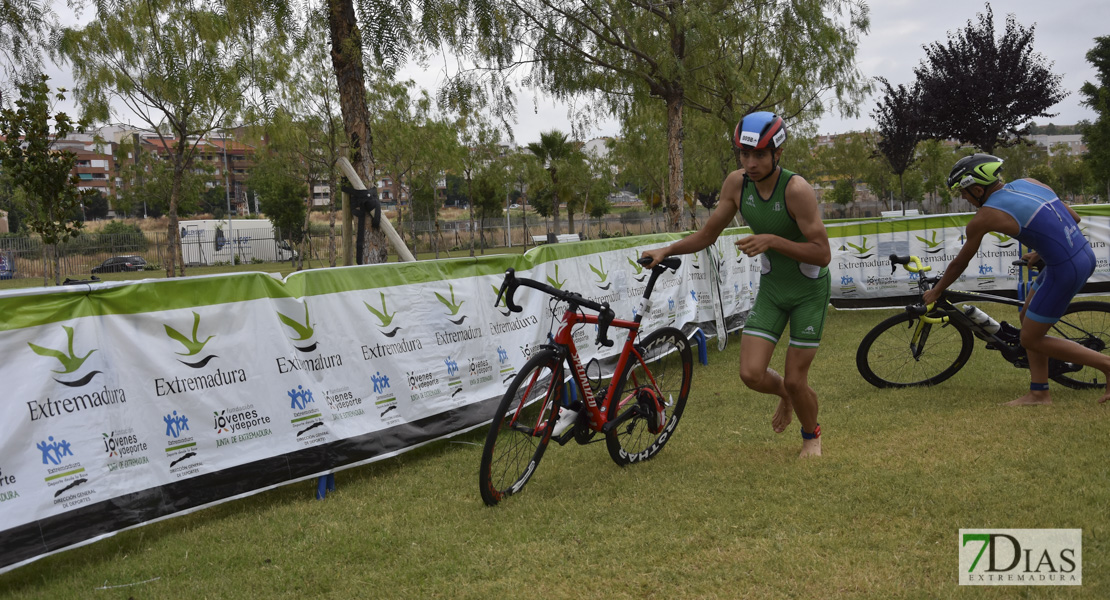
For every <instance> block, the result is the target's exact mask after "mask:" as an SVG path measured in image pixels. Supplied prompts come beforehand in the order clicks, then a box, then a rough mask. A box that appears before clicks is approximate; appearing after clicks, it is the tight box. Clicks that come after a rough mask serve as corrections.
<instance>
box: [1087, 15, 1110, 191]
mask: <svg viewBox="0 0 1110 600" xmlns="http://www.w3.org/2000/svg"><path fill="white" fill-rule="evenodd" d="M1087 62H1089V63H1091V64H1092V65H1094V66H1095V70H1096V71H1097V75H1096V77H1095V79H1096V81H1095V83H1091V82H1090V81H1085V82H1083V87H1081V88H1079V95H1080V96H1082V97H1083V101H1082V104H1083V105H1084V106H1086V107H1088V108H1090V109H1092V110H1094V111H1095V112H1096V113H1098V117H1096V118H1095V121H1094V122H1093V123H1089V124H1087V125H1086V126H1085V127H1083V143H1084V144H1086V145H1087V155H1086V156H1085V157H1084V160H1086V161H1087V164H1088V166H1090V171H1091V173H1092V174H1093V175H1094V177H1095V178H1096V179H1097V180H1098V181H1099V183H1100V184H1101V187H1102V191H1104V192H1105V194H1106V196H1105V197H1106V198H1107V199H1108V200H1110V36H1102V37H1097V38H1095V47H1094V48H1091V49H1090V50H1088V51H1087ZM1100 193H1102V192H1100Z"/></svg>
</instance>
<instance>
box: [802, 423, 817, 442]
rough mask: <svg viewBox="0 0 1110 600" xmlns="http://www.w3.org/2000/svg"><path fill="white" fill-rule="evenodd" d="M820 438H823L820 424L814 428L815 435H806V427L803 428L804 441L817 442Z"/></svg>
mask: <svg viewBox="0 0 1110 600" xmlns="http://www.w3.org/2000/svg"><path fill="white" fill-rule="evenodd" d="M819 437H821V425H820V424H818V425H817V427H814V428H813V433H806V429H805V427H803V428H802V439H803V440H815V439H817V438H819Z"/></svg>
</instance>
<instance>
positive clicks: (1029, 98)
mask: <svg viewBox="0 0 1110 600" xmlns="http://www.w3.org/2000/svg"><path fill="white" fill-rule="evenodd" d="M1033 30H1034V28H1033V27H1030V28H1028V29H1026V28H1025V27H1022V26H1021V25H1020V24H1018V22H1017V20H1016V19H1015V17H1014V16H1013V15H1009V16H1007V17H1006V31H1005V33H1004V34H1003V35H1002V37H1001V38H999V39H998V40H996V39H995V35H994V13H993V12H992V11H991V8H990V5H989V4H988V5H987V8H986V11H985V12H984V13H981V14H979V15H978V24H977V25H976V24H974V23H972V22H971V21H970V20H969V21H968V22H967V25H966V26H965V27H964V28H963V29H960V30H958V31H956V32H949V34H948V42H947V43H946V44H944V43H941V42H934V43H932V44H930V45H928V46H926V47H925V55H926V58H925V60H924V61H923V62H922V63H921V64H920V65H919V66H918V67H917V68H916V69H914V73H915V74H916V75H917V86H918V87H919V89H920V91H921V113H922V114H925V115H928V116H929V118H928V119H926V120H925V121H924V123H925V126H927V127H928V133H929V135H931V136H932V137H935V138H938V139H957V140H960V141H962V142H965V143H968V144H971V145H973V146H975V147H977V148H979V149H981V150H982V151H983V152H987V153H991V152H993V151H994V148H995V147H996V146H1004V145H1007V144H1010V143H1012V142H1013V141H1016V140H1018V139H1020V138H1021V136H1023V135H1027V134H1028V127H1027V126H1025V125H1027V124H1029V121H1030V119H1032V118H1034V117H1051V116H1052V115H1051V114H1050V113H1048V112H1046V111H1047V110H1048V109H1050V108H1051V107H1052V106H1054V105H1055V104H1056V103H1058V102H1059V101H1060V100H1062V99H1063V98H1064V96H1065V95H1066V92H1064V91H1063V90H1062V89H1061V87H1060V79H1061V78H1060V76H1059V75H1055V74H1053V73H1052V71H1050V70H1049V65H1047V64H1046V62H1045V59H1044V57H1043V56H1041V55H1040V54H1036V53H1035V52H1033Z"/></svg>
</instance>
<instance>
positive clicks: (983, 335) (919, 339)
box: [891, 255, 1026, 365]
mask: <svg viewBox="0 0 1110 600" xmlns="http://www.w3.org/2000/svg"><path fill="white" fill-rule="evenodd" d="M894 259H895V257H894V256H893V255H892V256H891V262H892V263H894V262H895V260H894ZM902 266H904V267H905V268H906V270H907V271H909V272H911V273H917V274H919V275H920V278H919V280H918V284H917V285H918V288H919V289H920V290H921V292H922V293H924V292H925V291H926V290H927V289H930V288H929V287H927V286H928V285H929V284H930V283H932V284H935V283H936V282H937V281H938V278H927V277H925V276H924V275H923V273H924V272H925V271H929V270H930V267H927V266H924V265H923V264H922V263H921V260H920V259H919V258H917V257H916V256H911V257H909V263H906V264H903V265H902ZM961 301H968V302H993V303H997V304H1005V305H1007V306H1013V307H1016V308H1019V309H1020V308H1021V307H1022V306H1024V305H1025V303H1024V302H1023V301H1021V300H1014V299H1012V298H1007V297H1005V296H996V295H994V294H985V293H982V292H972V291H965V290H953V289H947V290H944V292H943V293H942V294H941V297H940V300H938V302H937V304H935V305H933V306H932V307H922V306H921V305H913V306H907V307H906V311H907V312H910V313H914V314H918V315H920V317H921V318H920V319H918V321H917V328H916V330H915V331H914V335H913V337H912V338H911V343H912V344H913V345H914V346H915V347H914V355H915V357H916V356H917V353H918V352H920V348H921V347H923V345H924V342H925V341H926V340H928V335H929V329H930V326H931V325H942V324H944V323H948V322H949V321H950V320H952V319H956V320H957V321H958V322H960V323H961V324H963V325H965V326H967V328H968V329H969V330H971V333H972V334H973V335H975V337H977V338H979V339H981V340H983V341H985V342H987V343H988V344H987V347H988V348H989V349H991V350H998V351H999V352H1000V353H1001V354H1002V356H1003V357H1004V358H1005V359H1006V360H1007V361H1009V362H1010V363H1013V364H1015V365H1017V364H1019V363H1023V361H1026V351H1025V348H1024V347H1022V345H1021V344H1020V343H1018V342H1017V340H1008V339H1004V338H1002V337H1001V336H999V335H998V334H997V333H992V332H990V331H987V329H986V328H985V327H983V326H982V325H980V324H979V323H976V322H975V321H973V320H971V318H970V317H968V316H967V315H965V314H964V312H963V311H962V310H960V309H959V308H957V307H956V305H955V303H956V302H961ZM922 308H925V312H921V311H922ZM936 311H939V312H941V313H943V316H939V317H938V316H934V315H933V313H934V312H936ZM999 331H1002V330H1001V329H1000V330H999Z"/></svg>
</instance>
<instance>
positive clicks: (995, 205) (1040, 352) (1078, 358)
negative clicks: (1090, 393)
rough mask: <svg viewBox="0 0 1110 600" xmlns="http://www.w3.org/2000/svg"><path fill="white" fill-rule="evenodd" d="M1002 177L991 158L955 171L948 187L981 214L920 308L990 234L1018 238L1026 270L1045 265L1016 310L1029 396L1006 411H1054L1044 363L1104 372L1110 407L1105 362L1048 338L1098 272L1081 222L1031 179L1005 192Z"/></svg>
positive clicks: (962, 163) (1109, 368)
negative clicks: (1064, 363)
mask: <svg viewBox="0 0 1110 600" xmlns="http://www.w3.org/2000/svg"><path fill="white" fill-rule="evenodd" d="M1001 169H1002V159H1000V158H998V157H996V156H991V155H990V154H973V155H971V156H965V157H964V158H961V159H960V160H959V161H958V162H957V163H956V164H955V166H953V167H952V172H951V173H950V174H949V175H948V186H949V187H950V188H952V189H954V190H959V192H960V194H961V195H962V196H963V197H964V199H965V200H967V201H968V202H970V203H971V204H972V206H975V207H976V208H977V209H978V212H976V213H975V216H974V217H972V219H971V221H969V222H968V224H967V230H966V234H967V241H966V242H964V246H963V248H961V249H960V252H959V254H957V255H956V258H954V259H952V262H951V263H949V264H948V267H947V268H945V270H944V276H943V277H941V279H940V281H939V282H938V283H937V285H936V286H935V287H933V289H931V290H929V291H928V292H925V295H924V296H923V300H924V301H925V303H926V304H932V303H933V302H936V301H937V299H939V298H940V294H941V292H942V291H944V290H945V289H947V288H948V286H950V285H952V283H953V282H955V281H956V279H957V278H958V277H959V276H960V273H963V271H964V269H966V268H967V265H968V264H969V263H970V262H971V258H972V257H973V256H975V254H976V253H977V252H978V251H979V245H980V244H981V243H982V242H983V236H985V235H987V234H988V233H990V232H992V231H995V232H998V233H1003V234H1006V235H1008V236H1010V237H1013V238H1017V240H1018V241H1019V242H1021V243H1022V244H1023V245H1025V246H1027V247H1029V248H1032V249H1033V250H1034V252H1031V253H1029V254H1026V255H1025V256H1023V257H1022V258H1025V259H1026V260H1029V261H1030V264H1033V263H1035V262H1037V261H1044V264H1045V266H1044V268H1043V269H1041V274H1040V276H1038V277H1037V280H1036V282H1034V283H1033V291H1031V292H1029V296H1028V297H1026V298H1025V305H1024V306H1023V307H1022V308H1021V345H1022V346H1024V347H1025V350H1026V352H1027V353H1028V355H1029V373H1030V383H1029V393H1027V394H1025V395H1024V396H1022V397H1020V398H1018V399H1016V400H1011V401H1009V402H1007V403H1006V405H1007V406H1030V405H1038V404H1052V395H1051V394H1050V393H1049V391H1048V359H1049V357H1052V358H1056V359H1059V360H1063V361H1067V362H1072V363H1078V364H1081V365H1086V366H1088V367H1092V368H1095V369H1098V370H1100V371H1102V372H1103V375H1104V376H1105V377H1106V380H1107V389H1106V391H1105V392H1104V393H1103V395H1102V398H1099V402H1100V403H1102V402H1106V401H1107V400H1108V399H1110V357H1108V356H1104V355H1102V354H1099V353H1098V352H1095V351H1094V350H1091V349H1089V348H1085V347H1083V346H1081V345H1079V344H1077V343H1075V342H1073V341H1071V340H1065V339H1062V338H1057V337H1052V336H1049V335H1047V334H1048V330H1049V329H1051V328H1052V326H1053V324H1055V323H1056V321H1059V320H1060V317H1062V316H1064V311H1066V310H1067V308H1068V304H1070V303H1071V300H1072V298H1074V297H1075V295H1076V294H1077V293H1079V290H1080V289H1082V288H1083V284H1085V283H1087V278H1088V277H1090V276H1091V273H1093V272H1094V270H1095V255H1094V252H1093V251H1092V250H1091V245H1090V243H1088V242H1087V239H1086V238H1085V237H1083V234H1082V233H1081V232H1080V231H1079V215H1078V214H1076V213H1075V211H1074V210H1072V209H1071V207H1070V206H1068V205H1066V204H1064V203H1063V202H1061V201H1060V199H1059V198H1057V197H1056V193H1055V192H1053V191H1052V189H1051V188H1049V187H1048V186H1047V185H1045V184H1043V183H1041V182H1039V181H1037V180H1035V179H1019V180H1017V181H1014V182H1013V183H1009V184H1005V185H1004V184H1003V181H1002V178H1001V177H999V175H998V172H999V171H1000V170H1001Z"/></svg>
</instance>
